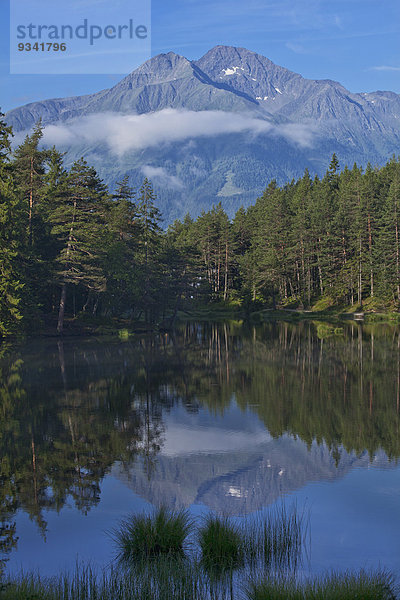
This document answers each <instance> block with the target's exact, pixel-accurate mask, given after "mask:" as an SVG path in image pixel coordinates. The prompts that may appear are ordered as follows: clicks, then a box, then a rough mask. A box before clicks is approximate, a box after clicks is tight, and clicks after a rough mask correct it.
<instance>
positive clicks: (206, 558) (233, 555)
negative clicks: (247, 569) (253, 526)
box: [197, 514, 245, 572]
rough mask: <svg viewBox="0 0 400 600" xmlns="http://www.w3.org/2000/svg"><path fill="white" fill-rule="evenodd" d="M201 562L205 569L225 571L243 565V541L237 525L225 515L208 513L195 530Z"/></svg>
mask: <svg viewBox="0 0 400 600" xmlns="http://www.w3.org/2000/svg"><path fill="white" fill-rule="evenodd" d="M197 538H198V544H199V548H200V552H201V563H202V565H203V566H204V568H205V569H206V570H207V571H221V572H223V571H226V570H232V569H236V568H237V567H239V566H242V565H243V562H244V549H245V541H244V536H243V534H242V531H241V529H240V528H239V526H237V525H235V524H233V523H231V522H230V521H229V520H228V518H226V517H218V516H216V515H212V514H208V515H207V516H206V517H204V522H203V524H202V525H201V526H200V527H199V529H198V532H197Z"/></svg>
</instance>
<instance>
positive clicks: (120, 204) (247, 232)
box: [0, 115, 400, 337]
mask: <svg viewBox="0 0 400 600" xmlns="http://www.w3.org/2000/svg"><path fill="white" fill-rule="evenodd" d="M3 117H4V115H2V116H1V117H0V256H1V260H0V336H2V337H5V336H7V335H10V334H13V333H16V332H18V331H33V330H35V329H36V330H38V329H40V328H41V327H43V324H48V325H49V324H51V326H52V327H53V326H54V330H55V331H56V330H57V331H58V332H59V333H62V332H63V331H64V329H65V325H66V323H70V322H71V320H73V319H75V320H76V319H78V320H79V319H82V318H88V317H89V316H90V318H109V319H111V318H120V319H126V320H127V321H128V322H131V323H133V322H144V323H158V324H160V323H162V322H166V321H168V320H169V321H170V320H171V319H172V318H173V317H174V316H175V315H176V314H177V312H178V311H179V310H181V309H186V310H190V307H196V306H199V305H208V304H210V303H221V302H225V303H231V304H232V303H234V304H236V305H238V306H242V307H243V308H245V309H246V310H251V309H252V308H258V307H263V306H265V307H270V308H276V307H278V306H286V307H296V308H304V309H307V308H310V307H312V306H314V307H315V306H320V307H321V308H322V307H329V306H333V305H336V306H344V307H349V306H352V307H353V308H354V307H357V308H361V307H363V306H369V307H370V308H378V307H379V308H380V309H381V310H382V309H383V310H385V309H386V310H388V309H391V310H397V309H398V308H399V307H400V240H399V235H400V234H399V224H400V218H399V205H400V159H398V158H396V157H393V158H392V159H391V160H389V162H388V163H387V164H386V165H385V166H383V167H381V168H377V167H373V166H371V165H368V166H367V167H366V169H362V168H360V167H359V166H357V165H356V164H355V165H354V166H352V167H351V168H349V167H347V166H346V167H344V168H343V169H342V170H341V166H340V165H339V164H338V161H337V159H336V157H335V155H334V156H333V157H332V160H331V163H330V165H329V166H328V168H327V171H326V174H325V176H324V177H323V178H322V179H319V178H318V177H315V178H314V179H313V178H312V177H311V176H310V174H309V173H308V172H307V171H306V172H305V173H304V175H303V177H302V178H301V179H299V180H298V181H291V182H290V183H288V184H287V185H285V186H283V187H279V186H278V185H277V184H276V182H275V181H271V182H270V183H269V184H268V187H267V188H266V189H265V191H264V193H263V195H262V196H261V197H260V198H258V199H257V200H256V202H255V204H254V205H253V206H251V207H249V208H248V209H246V210H245V209H244V208H241V209H239V210H238V212H237V213H236V215H235V217H234V219H233V220H232V221H231V220H230V219H229V218H228V216H227V214H226V212H225V211H224V208H223V206H222V204H221V203H219V204H216V205H215V206H214V207H213V208H212V209H211V210H209V211H208V212H203V213H202V214H201V215H200V216H199V217H198V218H197V219H192V218H191V217H190V216H186V217H185V218H184V219H183V220H182V221H176V222H174V223H173V224H172V225H170V226H169V227H168V229H165V227H163V221H162V215H161V214H160V212H159V210H158V209H157V199H156V197H155V194H154V192H153V189H152V186H151V183H150V182H149V181H148V180H147V179H145V180H144V181H143V184H142V186H141V187H140V189H139V190H133V189H132V188H131V187H130V185H129V180H128V178H127V177H125V178H123V179H122V180H121V181H120V182H119V183H118V184H117V186H116V189H115V190H114V191H113V192H111V191H110V190H108V189H107V187H106V186H105V185H104V184H103V182H102V180H101V179H100V177H99V176H98V174H97V173H96V171H95V170H94V169H93V168H92V167H91V166H90V165H89V164H87V162H86V161H85V160H84V159H83V158H82V159H80V160H78V161H76V162H75V163H74V164H73V165H72V166H71V167H70V168H68V169H67V168H66V167H65V166H64V164H63V155H62V154H61V153H60V152H59V151H58V150H57V149H56V148H51V149H43V148H42V147H41V145H40V140H41V137H42V126H41V124H40V123H38V124H37V125H36V127H35V129H34V131H33V133H32V134H31V135H28V136H27V137H26V138H25V140H24V141H23V143H22V144H21V145H20V146H19V147H18V148H17V149H16V150H15V151H14V152H12V149H11V140H12V131H11V129H10V128H9V127H7V125H6V123H5V121H4V120H3Z"/></svg>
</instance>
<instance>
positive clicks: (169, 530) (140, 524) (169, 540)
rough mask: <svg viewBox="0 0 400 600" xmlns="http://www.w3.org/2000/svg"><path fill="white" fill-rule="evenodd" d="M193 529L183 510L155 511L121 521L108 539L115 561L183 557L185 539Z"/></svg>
mask: <svg viewBox="0 0 400 600" xmlns="http://www.w3.org/2000/svg"><path fill="white" fill-rule="evenodd" d="M192 527H193V523H192V520H191V518H190V516H189V514H188V512H187V511H185V510H181V511H168V510H167V509H166V508H165V507H161V508H159V509H158V510H157V511H155V512H154V513H153V514H152V515H145V514H139V515H132V516H131V517H129V518H127V519H125V520H123V521H121V523H120V525H119V527H118V528H117V529H116V530H114V531H113V532H112V534H111V537H112V538H113V539H114V542H115V544H116V547H117V552H118V556H117V557H118V559H119V560H120V561H123V562H126V563H130V562H132V561H143V560H148V559H152V558H157V557H159V556H167V555H169V556H183V554H184V548H185V540H186V538H187V536H188V535H189V533H190V532H191V530H192Z"/></svg>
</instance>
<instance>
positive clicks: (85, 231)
mask: <svg viewBox="0 0 400 600" xmlns="http://www.w3.org/2000/svg"><path fill="white" fill-rule="evenodd" d="M61 190H62V193H61ZM59 192H60V195H59V199H60V202H59V203H58V205H57V206H56V207H55V208H54V210H53V211H52V214H51V221H52V224H53V230H52V231H53V234H54V235H55V236H56V237H57V239H58V242H59V244H60V248H61V249H60V252H59V254H58V256H57V263H58V277H59V282H60V286H61V298H60V307H59V315H58V325H57V331H58V333H61V332H62V331H63V326H64V315H65V308H66V300H67V287H68V286H70V285H75V286H82V287H83V289H84V290H86V291H87V292H88V293H90V292H95V293H97V294H99V293H100V292H102V291H104V290H105V277H104V274H103V272H102V269H101V266H100V265H101V258H102V255H103V240H104V237H105V236H106V233H107V230H106V223H107V211H108V196H107V193H106V188H105V186H104V184H103V182H102V181H101V180H100V179H99V177H98V175H97V173H96V171H95V170H94V169H93V168H92V167H89V166H88V165H87V163H86V161H85V160H83V158H81V159H80V160H78V161H77V162H75V163H74V164H73V165H72V168H71V171H70V173H69V175H68V177H66V178H63V181H62V183H60V185H59ZM97 300H98V298H97ZM95 306H97V305H96V304H95Z"/></svg>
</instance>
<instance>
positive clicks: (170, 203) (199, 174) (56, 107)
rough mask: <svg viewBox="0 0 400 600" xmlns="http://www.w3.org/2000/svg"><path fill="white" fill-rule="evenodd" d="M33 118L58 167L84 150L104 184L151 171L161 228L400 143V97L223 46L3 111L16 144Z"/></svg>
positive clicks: (160, 59) (383, 155) (382, 156)
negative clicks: (273, 182) (88, 90)
mask: <svg viewBox="0 0 400 600" xmlns="http://www.w3.org/2000/svg"><path fill="white" fill-rule="evenodd" d="M39 118H41V119H42V121H43V124H44V125H45V126H47V129H46V135H45V141H46V142H47V143H48V144H52V143H56V145H57V146H58V147H59V148H60V149H63V150H66V151H67V155H66V161H67V163H70V162H71V161H73V160H75V159H76V158H78V157H80V156H82V155H83V156H84V157H85V158H86V159H87V160H88V162H90V163H91V164H93V165H94V166H95V167H96V168H97V169H98V171H99V173H100V174H101V175H102V177H103V178H104V179H105V180H106V181H107V183H110V184H111V185H113V184H114V183H115V181H116V180H118V179H120V178H121V177H122V176H123V175H124V174H125V173H129V174H130V176H131V181H132V184H133V185H134V186H138V185H140V182H141V181H142V179H143V178H144V176H148V177H149V178H150V179H151V180H152V182H153V184H154V187H155V190H156V192H157V194H158V197H159V203H160V208H161V210H162V211H163V213H164V216H165V220H166V222H167V223H168V222H170V221H171V220H173V219H174V218H177V217H182V216H183V215H184V214H185V213H186V212H188V211H189V212H191V213H192V214H193V215H196V214H198V213H199V212H200V211H201V210H202V209H208V208H209V207H210V206H211V205H212V204H213V203H216V202H219V201H221V202H222V205H223V206H224V207H225V208H226V210H227V211H228V212H229V213H230V214H232V213H233V212H234V211H235V210H236V209H237V208H238V207H239V206H240V205H241V204H244V205H248V204H250V203H252V202H254V200H255V199H256V197H257V196H258V195H259V194H260V193H261V192H262V190H263V189H264V188H265V186H266V185H267V183H268V181H269V180H270V179H272V178H275V179H277V181H278V183H284V182H286V181H288V180H290V179H292V178H293V177H298V176H300V175H301V174H302V172H303V171H304V169H305V168H308V169H309V170H310V172H311V173H318V174H319V175H321V174H323V173H324V172H325V170H326V168H327V165H328V163H329V160H330V157H331V155H332V154H333V152H336V154H337V155H338V158H339V161H340V162H341V165H342V166H344V165H345V164H350V165H352V164H353V163H354V162H357V163H358V164H361V165H364V166H365V165H366V164H367V162H371V163H372V164H373V165H375V164H376V165H380V164H383V163H384V162H386V160H387V159H388V158H390V156H391V155H392V154H393V153H397V152H398V149H399V147H400V127H399V123H400V95H398V94H395V93H393V92H382V91H378V92H373V93H359V94H353V93H351V92H349V91H348V90H346V89H345V88H344V87H343V86H342V85H340V83H337V82H335V81H331V80H321V81H318V80H310V79H305V78H303V77H302V76H301V75H299V74H297V73H293V72H292V71H289V70H288V69H285V68H283V67H280V66H278V65H275V64H274V63H273V62H271V61H270V60H269V59H268V58H265V57H264V56H261V55H259V54H256V53H254V52H251V51H249V50H246V49H244V48H233V47H227V46H217V47H215V48H213V49H211V50H210V51H209V52H207V53H206V54H205V55H204V56H203V57H202V58H200V60H197V61H189V60H187V59H186V58H184V57H183V56H179V55H177V54H174V53H173V52H169V53H167V54H160V55H159V56H156V57H154V58H152V59H150V60H149V61H147V62H146V63H144V64H143V65H141V66H140V67H139V68H137V69H135V70H134V71H133V72H132V73H131V74H129V75H128V76H127V77H125V78H124V79H122V81H120V82H119V83H117V84H116V85H115V86H114V87H112V88H110V89H107V90H102V91H100V92H98V93H96V94H91V95H87V96H79V97H74V98H63V99H54V100H46V101H43V102H34V103H31V104H28V105H26V106H22V107H20V108H17V109H14V110H11V111H10V112H8V113H7V115H6V119H7V122H8V123H9V124H10V125H12V126H13V129H14V132H15V133H17V136H16V137H17V139H18V134H20V135H21V136H22V134H23V132H26V131H27V130H29V129H30V128H31V127H32V126H33V125H34V124H35V122H36V121H37V120H38V119H39Z"/></svg>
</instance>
